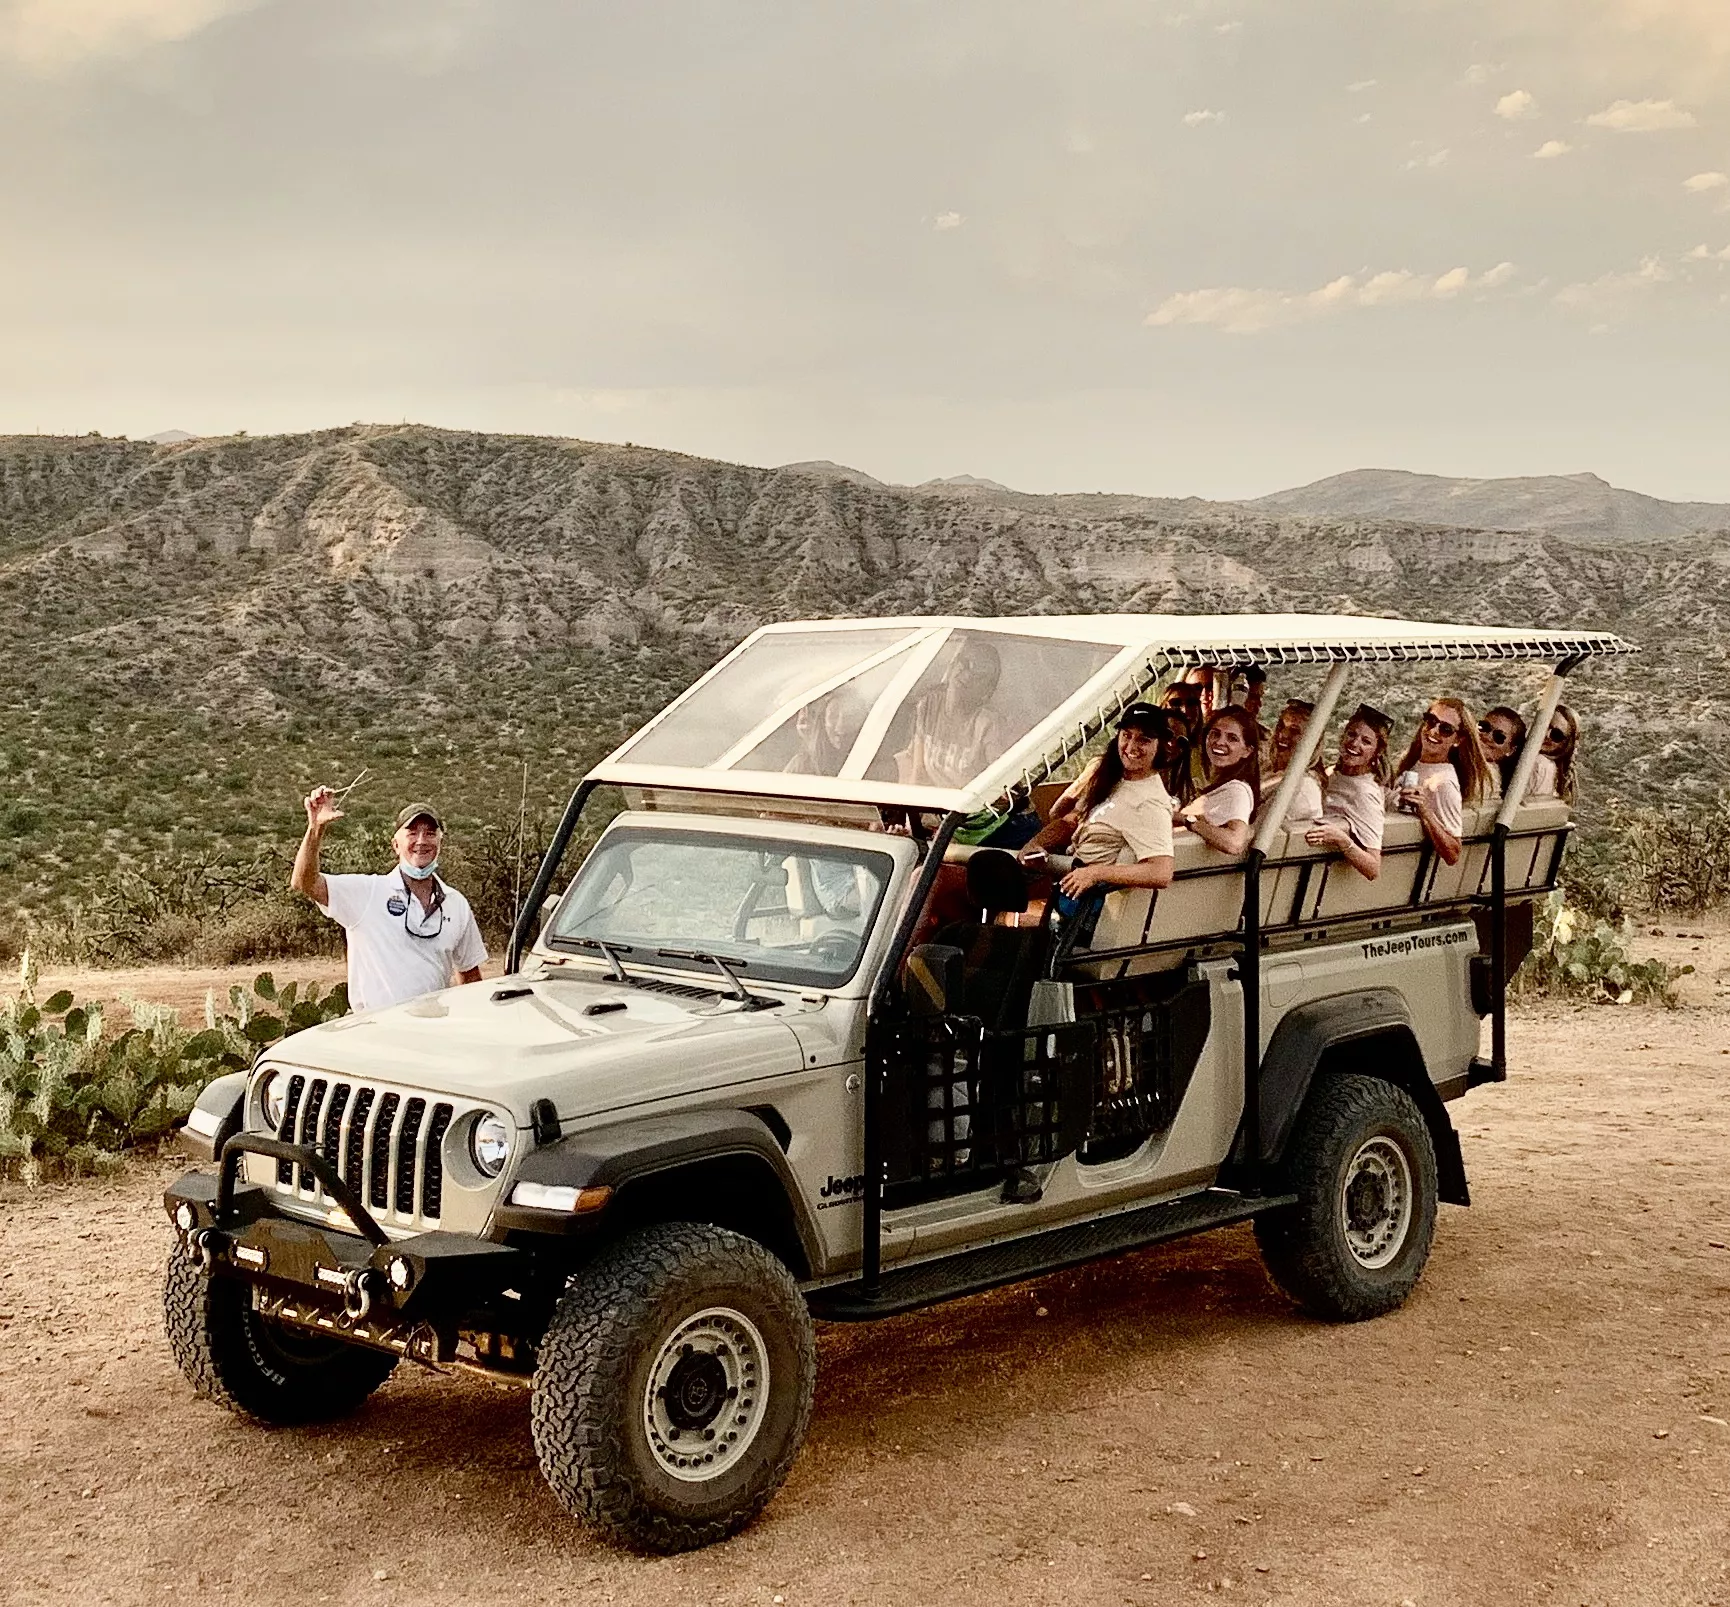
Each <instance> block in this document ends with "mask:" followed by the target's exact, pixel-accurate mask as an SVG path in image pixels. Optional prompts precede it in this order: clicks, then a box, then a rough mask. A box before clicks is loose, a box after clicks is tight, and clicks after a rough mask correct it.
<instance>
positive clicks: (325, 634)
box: [0, 425, 1730, 904]
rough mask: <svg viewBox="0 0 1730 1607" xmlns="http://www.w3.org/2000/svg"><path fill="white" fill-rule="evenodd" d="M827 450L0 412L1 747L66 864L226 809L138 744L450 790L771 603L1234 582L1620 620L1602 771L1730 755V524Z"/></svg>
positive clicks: (1454, 611) (1611, 624) (17, 840)
mask: <svg viewBox="0 0 1730 1607" xmlns="http://www.w3.org/2000/svg"><path fill="white" fill-rule="evenodd" d="M835 469H836V466H833V465H818V464H813V465H792V466H788V467H785V468H781V469H762V468H752V467H748V466H742V465H738V464H729V463H719V462H712V461H708V460H704V459H700V458H693V457H687V456H682V455H680V454H677V453H672V452H665V451H658V450H653V449H650V448H645V447H622V446H608V445H599V444H594V443H587V442H580V441H568V440H558V439H547V438H535V437H522V436H492V435H481V434H473V433H466V432H459V431H445V430H435V429H430V428H425V427H421V426H400V427H398V426H376V425H375V426H354V427H349V428H343V429H332V430H324V431H316V432H311V433H308V434H303V435H294V436H275V437H257V438H247V437H227V438H211V439H200V440H192V441H186V442H181V443H177V444H168V445H152V444H149V443H143V442H137V443H135V442H122V441H109V440H101V439H95V438H88V437H81V438H76V439H53V438H42V437H18V438H11V439H3V440H0V630H4V631H5V633H6V639H7V641H8V642H9V644H10V647H11V651H10V652H9V653H8V655H7V661H6V667H5V670H4V672H3V684H0V705H3V708H0V777H4V778H5V779H6V780H7V782H8V784H9V785H10V786H11V788H12V790H13V795H14V798H15V799H20V800H22V803H21V804H20V805H19V807H22V808H24V809H26V811H27V812H28V810H29V809H32V808H34V809H36V810H37V812H38V813H39V814H40V813H41V812H42V811H44V810H46V811H48V813H49V814H50V815H51V816H52V817H53V818H56V819H59V818H61V817H62V816H64V817H65V819H66V820H67V821H69V822H71V823H70V824H68V825H67V826H66V828H65V829H66V831H67V832H68V833H70V836H68V837H67V839H66V843H65V844H63V845H62V846H60V847H57V848H55V849H53V853H54V855H55V856H56V857H57V858H58V859H60V860H62V861H64V862H65V863H66V864H68V865H74V864H77V863H82V862H83V859H84V858H85V857H88V855H89V854H91V853H93V852H94V851H95V850H94V849H92V848H91V847H90V844H92V843H100V842H102V841H104V840H117V841H119V842H120V843H122V844H123V845H127V846H126V849H125V851H129V852H130V851H132V848H131V846H130V845H132V844H133V843H134V842H136V843H139V844H148V843H152V842H158V843H159V842H160V841H162V840H163V838H164V836H165V834H166V836H167V837H168V838H170V839H173V838H174V834H175V832H176V831H178V832H179V833H180V837H181V838H182V839H184V840H187V841H191V840H195V839H196V836H197V831H198V830H199V829H207V830H209V831H212V832H215V833H217V835H220V836H221V837H222V839H223V840H224V841H245V840H250V838H249V831H250V832H251V834H252V835H253V836H256V835H257V834H258V833H260V832H262V831H263V830H264V829H265V826H264V823H263V822H262V821H261V820H260V819H256V818H253V817H254V816H255V815H256V813H257V811H256V810H251V809H250V806H249V809H248V810H243V811H241V813H242V814H243V815H245V816H246V818H245V819H241V820H239V821H234V820H232V819H230V818H229V817H230V816H232V815H233V813H234V811H232V810H230V811H229V813H228V815H223V816H222V817H221V820H218V821H216V822H214V823H210V824H208V825H207V826H206V827H202V828H201V827H197V826H193V827H188V826H187V825H186V824H185V816H186V814H187V810H186V809H184V808H181V809H180V810H179V813H178V814H177V813H176V808H175V807H171V805H172V803H173V799H171V800H170V801H169V803H161V802H160V800H158V801H156V802H155V803H152V802H150V801H148V800H147V801H140V799H139V796H138V793H139V789H140V787H141V786H142V785H143V779H142V778H146V777H149V776H154V775H156V773H157V770H158V769H160V770H162V772H163V779H162V780H161V782H160V784H159V786H158V787H157V788H156V790H158V791H160V790H162V789H163V788H166V789H168V790H169V791H170V792H172V793H174V795H175V797H178V796H179V793H178V791H176V789H183V788H184V787H186V786H187V785H189V784H188V783H187V782H186V781H185V779H184V777H185V776H186V775H192V776H198V775H204V776H205V777H206V778H207V783H201V784H200V785H205V784H208V785H210V786H217V785H218V782H214V781H209V780H208V778H210V777H227V776H231V774H232V773H233V772H234V771H235V770H236V769H237V768H238V769H244V770H245V771H246V774H247V775H248V777H249V778H250V779H249V780H247V781H246V782H245V783H244V784H238V783H235V782H233V781H232V780H227V781H221V782H220V785H221V786H222V787H231V788H233V789H234V791H235V792H236V794H237V796H238V797H239V798H240V799H242V800H247V799H251V798H252V797H254V795H255V794H257V793H258V792H259V791H260V789H263V788H264V787H265V785H266V781H265V778H266V776H267V775H268V776H270V777H276V776H281V777H282V778H283V779H282V782H281V787H282V792H283V795H285V796H292V794H291V793H290V792H289V790H288V789H289V785H290V779H289V778H292V785H293V786H294V787H300V786H301V785H302V778H303V775H304V772H305V766H306V764H308V763H310V762H312V760H311V759H310V758H309V757H308V756H306V755H301V756H298V757H297V756H296V754H294V753H292V752H288V751H278V748H277V746H276V743H275V739H273V738H269V737H268V735H267V734H268V733H271V732H299V733H301V735H300V736H299V737H298V738H296V740H301V741H305V742H308V743H310V744H312V745H313V747H314V748H315V749H316V751H317V753H318V754H319V755H320V756H321V757H320V759H319V762H324V759H323V757H322V756H324V755H330V754H339V753H340V756H341V762H343V763H347V762H348V759H349V757H351V756H352V757H355V758H356V759H357V760H359V761H360V762H371V760H372V757H374V756H376V755H378V754H379V753H381V752H383V751H384V749H385V748H386V747H388V746H389V744H390V743H392V742H395V741H397V740H398V739H399V738H400V739H401V740H402V742H403V743H404V744H406V746H405V748H404V754H403V763H402V765H401V767H400V768H401V769H402V771H403V773H404V775H405V777H409V778H419V777H420V776H421V775H423V774H425V773H426V771H425V766H426V765H432V764H433V762H434V758H435V757H436V760H437V763H436V766H435V770H436V774H432V775H430V776H429V777H428V779H430V780H433V781H436V782H437V783H438V784H439V785H445V786H449V787H451V788H455V789H458V791H459V792H460V794H461V796H463V797H464V798H470V797H472V798H473V800H474V807H475V809H476V810H477V811H479V810H480V809H481V808H482V807H483V804H484V805H485V807H487V808H491V807H494V805H495V804H496V802H497V798H495V794H497V796H498V797H503V796H504V795H505V790H506V789H505V785H504V781H505V778H506V777H507V776H508V775H509V774H510V773H512V764H513V763H514V762H515V759H514V758H513V756H521V757H525V758H526V757H530V756H534V757H536V759H537V761H538V762H537V764H536V775H537V777H541V776H545V777H547V778H548V780H547V785H548V788H549V796H550V795H551V791H552V790H556V787H562V786H563V785H565V784H566V783H567V782H568V780H569V779H570V778H571V776H572V775H573V774H574V773H575V771H576V770H577V768H578V767H579V766H580V765H581V764H582V763H584V762H586V761H587V760H588V759H592V758H593V757H595V756H597V755H598V753H600V752H603V751H605V750H606V749H607V748H609V747H611V746H612V745H614V744H615V743H616V742H617V741H618V740H620V739H621V738H622V737H623V735H625V734H626V733H627V732H628V731H629V730H630V729H631V728H632V727H633V726H634V725H635V724H636V723H638V722H639V721H640V720H641V719H642V718H643V717H645V716H646V715H647V714H648V713H649V712H651V711H652V710H653V708H654V707H656V706H658V704H659V703H660V702H662V701H663V700H664V699H665V697H666V696H668V695H670V693H671V692H672V691H674V690H676V689H677V688H678V686H679V685H680V684H682V683H683V682H684V681H685V680H687V679H688V678H689V677H690V676H692V675H694V674H695V673H696V672H697V671H698V670H700V669H701V668H702V667H704V666H705V665H706V664H708V663H710V662H712V661H713V659H714V658H715V657H716V656H718V655H719V654H720V653H721V652H723V651H725V650H726V649H727V648H728V647H730V646H731V645H732V644H733V643H734V642H735V641H737V640H738V639H739V638H740V637H741V636H743V635H744V634H745V633H746V632H747V631H749V630H750V629H752V628H754V627H755V626H756V625H758V624H760V623H763V622H765V621H767V620H771V619H776V618H789V617H801V616H813V615H816V616H821V615H842V614H886V613H921V612H938V611H941V612H959V613H980V614H995V613H1024V612H1039V613H1050V612H1097V611H1107V610H1111V611H1116V610H1128V611H1143V610H1144V611H1150V612H1224V611H1237V610H1245V609H1247V610H1279V611H1287V610H1293V609H1297V610H1313V611H1318V612H1348V613H1382V614H1396V615H1398V614H1405V615H1409V616H1412V617H1420V618H1422V617H1428V618H1457V619H1467V620H1480V621H1484V622H1488V623H1506V624H1520V623H1529V624H1534V625H1551V624H1556V625H1559V624H1574V625H1589V626H1597V627H1602V628H1606V629H1611V630H1616V631H1619V632H1621V633H1622V634H1624V635H1627V636H1629V637H1631V638H1633V639H1634V640H1636V641H1638V642H1641V643H1642V644H1644V645H1645V646H1646V648H1647V649H1648V657H1647V658H1646V659H1645V660H1643V661H1639V663H1638V665H1637V667H1636V668H1635V669H1634V670H1632V671H1629V670H1622V669H1613V668H1604V669H1599V668H1597V667H1594V669H1593V671H1592V675H1591V682H1592V685H1591V688H1590V689H1589V691H1588V689H1587V688H1585V687H1583V688H1582V692H1581V697H1582V699H1583V700H1586V699H1589V700H1590V701H1589V703H1588V707H1589V709H1590V713H1589V715H1588V725H1589V727H1590V728H1591V729H1592V731H1593V742H1594V748H1593V752H1594V764H1593V773H1594V776H1595V777H1602V783H1601V794H1600V795H1601V796H1602V795H1613V796H1639V795H1641V794H1642V793H1644V792H1645V791H1647V790H1650V789H1652V788H1654V787H1656V788H1658V789H1659V790H1660V791H1661V792H1662V793H1663V794H1664V795H1668V792H1669V790H1670V789H1673V788H1675V787H1686V788H1688V789H1692V790H1699V789H1702V788H1710V787H1713V786H1716V785H1718V784H1721V783H1722V781H1723V780H1724V779H1725V778H1726V775H1727V774H1730V771H1727V769H1726V763H1727V761H1726V760H1725V758H1724V757H1723V755H1724V753H1725V748H1724V744H1722V743H1721V742H1714V741H1712V740H1711V738H1712V735H1713V734H1714V733H1716V732H1719V731H1720V730H1721V729H1722V727H1723V726H1724V723H1725V721H1726V718H1727V717H1730V701H1726V699H1725V697H1724V695H1723V693H1722V692H1721V690H1720V689H1721V686H1722V683H1723V674H1722V671H1723V660H1724V657H1725V653H1726V650H1727V647H1730V535H1722V534H1721V535H1712V536H1689V537H1686V538H1677V537H1662V538H1649V537H1640V538H1629V539H1625V540H1622V541H1619V542H1614V543H1609V542H1603V541H1596V540H1591V539H1585V538H1578V537H1569V536H1558V535H1555V534H1553V533H1547V532H1537V531H1528V532H1514V533H1508V532H1484V531H1480V530H1468V529H1457V528H1456V529H1444V528H1437V527H1435V526H1432V525H1424V524H1416V523H1411V522H1407V521H1401V520H1392V519H1387V518H1370V517H1357V518H1322V517H1317V516H1312V515H1304V514H1298V513H1293V512H1290V511H1287V510H1286V509H1283V508H1280V507H1272V506H1265V505H1252V506H1238V505H1232V504H1220V503H1207V502H1202V501H1200V500H1197V499H1159V498H1145V497H1130V496H1115V495H1106V494H1097V495H1069V496H1032V495H1027V494H1024V493H1014V492H999V491H990V490H986V489H984V488H982V487H979V486H977V485H963V486H958V487H957V486H944V485H932V486H925V487H919V488H906V487H894V486H885V485H882V484H878V483H874V482H870V481H869V480H868V478H866V477H860V478H854V477H851V476H850V475H848V474H845V473H838V472H835ZM1453 679H1456V680H1458V681H1461V682H1464V683H1468V690H1472V691H1473V695H1477V692H1476V689H1475V686H1474V685H1471V684H1470V683H1471V682H1472V677H1471V676H1470V675H1461V676H1457V677H1453ZM1528 679H1530V677H1529V676H1528ZM1660 693H1661V696H1660V695H1659V694H1660ZM92 722H94V726H93V725H92ZM81 726H82V728H83V729H84V730H85V731H86V732H88V731H90V730H92V729H94V730H95V731H96V733H97V735H98V736H100V737H101V741H100V743H99V744H95V745H94V746H93V739H91V738H89V737H88V736H80V735H79V732H80V728H81ZM128 727H131V728H132V729H131V730H130V731H129V730H128ZM1695 732H1697V733H1699V735H1698V737H1697V738H1696V737H1694V736H1693V735H1691V733H1695ZM261 733H263V734H266V735H261ZM327 733H343V734H344V736H343V740H344V741H346V740H347V735H348V734H355V733H359V734H361V735H364V736H365V737H366V742H365V743H364V744H362V745H361V746H360V747H357V748H356V749H355V750H354V753H353V754H352V755H350V754H349V751H348V749H347V748H344V747H343V745H342V742H341V741H338V739H337V737H336V736H334V735H327ZM428 733H433V734H436V741H434V740H433V739H432V737H429V736H428V735H427V734H428ZM423 738H425V740H423ZM285 740H286V739H285ZM355 740H356V741H357V742H359V741H360V737H359V736H356V738H355ZM143 744H148V750H149V751H148V752H143V751H141V745H143ZM97 748H99V749H100V752H101V754H102V755H103V757H102V758H100V759H96V758H91V757H89V756H88V753H87V752H86V750H90V751H96V749H97ZM410 749H413V752H410V751H409V750H410ZM435 750H436V751H435ZM117 755H119V756H120V759H119V760H117V758H116V756H117ZM236 755H248V756H250V757H248V758H247V759H246V763H245V764H244V765H242V764H241V761H240V759H239V758H237V757H236ZM411 760H412V761H413V763H411V762H410V761H411ZM331 762H333V763H334V762H335V759H332V760H331ZM297 764H298V765H299V766H300V768H299V769H297V768H296V765H297ZM415 764H421V765H422V769H421V770H419V771H417V770H416V769H415ZM153 767H154V768H153ZM187 767H190V769H188V768H187ZM483 772H484V773H485V775H486V776H487V777H491V778H492V779H491V780H487V781H486V783H485V785H484V786H483V785H482V783H481V781H480V780H478V779H477V778H480V777H481V776H482V774H483ZM121 775H128V776H131V777H132V780H131V781H130V782H128V783H127V785H126V786H122V785H121V783H120V782H119V781H117V780H116V779H115V778H116V777H117V776H121ZM495 781H496V783H497V785H496V786H495V785H494V782H495ZM405 784H407V782H406V780H405ZM269 786H270V787H271V788H275V787H277V786H278V782H277V781H276V780H274V779H272V780H270V781H269ZM489 788H490V789H491V790H488V789H489ZM147 790H148V789H147ZM122 794H125V796H124V797H122ZM510 796H511V797H512V798H514V794H510ZM31 800H35V802H34V803H33V802H31ZM153 809H154V814H153V813H152V810H153ZM80 811H83V813H82V814H80V813H79V812H80ZM193 813H194V814H196V810H194V811H193ZM219 813H220V812H219ZM75 816H77V818H76V819H75V818H74V817H75ZM159 817H160V818H159ZM147 818H148V819H149V820H152V821H155V822H156V823H155V824H145V825H141V824H140V822H143V821H146V819H147ZM223 821H227V824H223V823H222V822H223ZM80 822H81V823H80ZM164 822H166V824H165V823H164ZM176 822H178V824H176ZM243 827H246V828H248V829H247V830H243V829H242V828H243ZM5 829H6V828H5V820H4V818H3V817H0V904H3V903H4V902H5V901H6V883H7V881H8V879H17V878H22V879H23V881H25V882H28V883H29V884H30V885H31V886H33V887H37V888H38V889H40V888H41V887H45V886H49V885H51V884H53V885H58V881H59V880H64V878H63V877H60V876H59V873H58V872H56V874H55V875H53V876H49V875H47V874H46V873H43V874H42V875H37V874H35V872H34V871H33V870H32V868H31V866H32V854H33V853H34V852H35V851H36V849H37V848H38V847H39V846H40V845H33V843H32V842H31V841H29V840H26V838H25V837H23V836H20V835H19V834H17V833H16V832H14V840H13V845H12V849H11V853H10V861H9V863H10V865H11V869H10V870H8V869H7V863H8V860H7V852H8V851H7V848H6V843H5V836H4V834H5ZM80 843H82V844H84V846H83V847H79V846H78V844H80ZM37 868H38V869H39V868H40V867H37ZM67 874H70V872H68V873H67ZM57 878H58V880H57ZM33 896H34V895H33Z"/></svg>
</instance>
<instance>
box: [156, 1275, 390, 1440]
mask: <svg viewBox="0 0 1730 1607" xmlns="http://www.w3.org/2000/svg"><path fill="white" fill-rule="evenodd" d="M162 1318H163V1327H164V1329H165V1330H166V1331H167V1334H168V1345H169V1348H170V1349H171V1350H172V1351H173V1352H174V1359H175V1361H176V1362H178V1363H179V1364H180V1370H181V1372H183V1373H184V1374H185V1375H186V1377H187V1380H188V1381H189V1382H190V1383H191V1385H192V1388H193V1391H194V1393H195V1394H197V1396H198V1397H199V1399H200V1400H207V1401H214V1402H216V1404H217V1405H219V1406H226V1407H227V1408H228V1409H229V1410H230V1411H231V1412H236V1413H238V1414H239V1415H240V1416H242V1417H250V1418H251V1419H252V1420H253V1421H254V1422H258V1423H268V1424H274V1425H278V1426H287V1425H292V1424H298V1423H326V1422H329V1421H331V1420H332V1419H334V1418H339V1417H347V1416H348V1415H349V1414H350V1413H351V1412H353V1411H355V1410H356V1409H357V1408H358V1407H359V1406H360V1404H361V1402H362V1401H364V1400H365V1399H366V1398H367V1396H369V1395H370V1394H372V1392H373V1391H374V1390H375V1389H377V1388H378V1387H379V1385H380V1384H382V1383H383V1382H384V1381H385V1379H387V1378H388V1377H390V1374H391V1369H392V1368H394V1367H395V1366H396V1360H397V1359H396V1357H395V1356H393V1355H391V1354H390V1353H389V1352H388V1351H382V1350H369V1349H366V1348H365V1347H364V1346H361V1345H352V1344H348V1343H346V1342H345V1341H343V1340H340V1339H331V1338H328V1337H326V1336H325V1335H324V1334H318V1333H312V1332H309V1331H308V1332H303V1331H302V1330H300V1329H298V1328H291V1327H289V1326H288V1325H287V1324H285V1323H279V1322H273V1321H271V1319H270V1318H268V1317H264V1316H260V1315H259V1313H258V1312H256V1311H254V1310H253V1309H252V1293H251V1290H250V1289H249V1288H248V1287H247V1286H246V1285H245V1284H244V1283H240V1282H238V1281H236V1280H235V1279H232V1278H221V1277H213V1276H210V1275H208V1274H206V1273H204V1272H202V1271H200V1270H199V1269H198V1268H197V1267H195V1266H194V1265H192V1263H191V1262H189V1261H188V1260H187V1258H186V1253H185V1251H183V1250H182V1249H180V1248H179V1247H178V1246H176V1247H175V1249H174V1250H172V1251H170V1252H169V1257H168V1271H167V1274H166V1276H165V1277H164V1279H163V1288H162Z"/></svg>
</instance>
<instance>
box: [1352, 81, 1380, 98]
mask: <svg viewBox="0 0 1730 1607" xmlns="http://www.w3.org/2000/svg"><path fill="white" fill-rule="evenodd" d="M1376 83H1377V80H1376V79H1374V78H1360V79H1359V80H1358V81H1357V82H1356V83H1355V84H1347V85H1346V93H1347V94H1348V95H1361V94H1363V92H1364V91H1365V90H1366V89H1374V88H1375V87H1376Z"/></svg>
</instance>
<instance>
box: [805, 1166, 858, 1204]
mask: <svg viewBox="0 0 1730 1607" xmlns="http://www.w3.org/2000/svg"><path fill="white" fill-rule="evenodd" d="M864 1192H865V1174H864V1173H863V1172H859V1173H857V1174H855V1175H854V1176H852V1177H836V1176H835V1175H834V1174H833V1173H831V1174H830V1175H829V1177H828V1178H827V1179H826V1180H825V1181H824V1184H823V1186H822V1188H820V1189H818V1190H817V1197H818V1198H819V1199H821V1200H822V1201H823V1202H824V1203H823V1204H822V1205H820V1206H818V1207H817V1209H818V1210H819V1211H824V1210H827V1209H828V1208H829V1207H830V1206H831V1205H848V1204H851V1203H852V1202H853V1201H855V1200H857V1199H858V1198H859V1196H860V1195H861V1194H863V1193H864Z"/></svg>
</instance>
